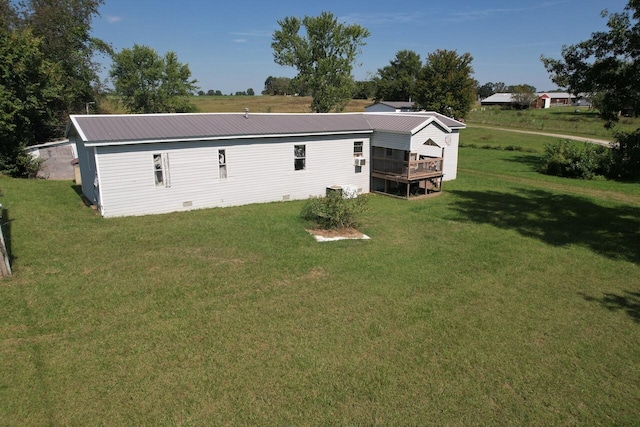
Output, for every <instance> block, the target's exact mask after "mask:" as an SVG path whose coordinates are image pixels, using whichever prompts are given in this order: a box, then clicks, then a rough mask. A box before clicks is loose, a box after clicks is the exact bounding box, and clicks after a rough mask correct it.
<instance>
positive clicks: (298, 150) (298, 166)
mask: <svg viewBox="0 0 640 427" xmlns="http://www.w3.org/2000/svg"><path fill="white" fill-rule="evenodd" d="M306 161H307V149H306V146H304V145H294V146H293V167H294V169H295V170H297V171H299V170H304V169H306V166H307V165H306Z"/></svg>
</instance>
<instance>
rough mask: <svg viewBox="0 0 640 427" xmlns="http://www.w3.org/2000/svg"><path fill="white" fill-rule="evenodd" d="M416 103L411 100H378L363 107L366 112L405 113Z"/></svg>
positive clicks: (412, 108) (412, 109)
mask: <svg viewBox="0 0 640 427" xmlns="http://www.w3.org/2000/svg"><path fill="white" fill-rule="evenodd" d="M415 105H416V103H415V102H412V101H379V102H375V103H373V104H369V105H367V106H365V107H364V111H365V112H367V113H406V112H410V111H414V108H415Z"/></svg>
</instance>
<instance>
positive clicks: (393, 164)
mask: <svg viewBox="0 0 640 427" xmlns="http://www.w3.org/2000/svg"><path fill="white" fill-rule="evenodd" d="M443 161H444V159H443V158H442V157H429V158H427V159H422V160H410V161H408V162H407V161H403V160H395V159H389V158H383V157H374V158H373V159H372V166H371V171H372V172H378V173H383V174H387V175H394V176H400V177H403V178H406V179H419V178H425V177H430V176H437V175H442V166H443Z"/></svg>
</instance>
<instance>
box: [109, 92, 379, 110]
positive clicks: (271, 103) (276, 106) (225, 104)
mask: <svg viewBox="0 0 640 427" xmlns="http://www.w3.org/2000/svg"><path fill="white" fill-rule="evenodd" d="M190 102H191V103H192V104H193V105H195V107H196V109H197V111H198V112H201V113H244V109H245V108H248V109H249V112H250V113H310V112H312V111H311V97H308V96H192V97H191V98H190ZM372 103H373V101H371V100H366V99H352V100H351V101H350V102H349V103H348V104H347V106H346V107H345V110H344V111H345V112H347V113H352V112H363V111H364V107H365V106H367V105H369V104H372ZM104 107H105V108H106V110H107V111H108V112H110V113H124V112H125V111H124V110H123V109H122V105H119V104H118V103H117V102H116V99H115V98H113V97H111V98H108V99H107V102H106V104H105V105H104Z"/></svg>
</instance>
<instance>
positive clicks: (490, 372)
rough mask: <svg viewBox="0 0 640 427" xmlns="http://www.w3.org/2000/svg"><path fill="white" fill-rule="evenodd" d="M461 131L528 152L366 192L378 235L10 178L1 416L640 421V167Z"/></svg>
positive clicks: (160, 420) (493, 153)
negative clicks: (132, 211)
mask: <svg viewBox="0 0 640 427" xmlns="http://www.w3.org/2000/svg"><path fill="white" fill-rule="evenodd" d="M462 140H463V141H464V142H465V143H467V144H471V143H475V144H477V145H478V146H480V145H482V144H485V143H486V144H488V145H491V144H493V145H495V146H498V145H499V146H501V147H505V146H507V145H517V146H522V147H523V148H525V147H526V148H528V149H530V151H533V152H526V151H505V150H503V149H500V150H496V149H480V148H461V150H460V170H459V176H458V179H457V180H455V181H453V182H446V183H445V185H444V192H443V194H442V195H440V196H438V197H435V198H431V199H426V200H415V201H404V200H398V199H393V198H388V197H383V196H373V197H372V199H371V210H370V211H369V212H367V213H366V214H365V215H364V216H363V218H362V226H361V231H363V232H365V233H366V234H368V235H369V236H371V238H372V240H370V241H340V242H331V243H316V242H315V241H314V240H313V239H312V238H311V236H310V235H309V234H307V232H306V231H305V230H304V227H305V224H304V223H303V221H302V220H301V219H300V218H299V215H298V214H299V211H300V208H301V206H302V202H283V203H272V204H261V205H250V206H243V207H237V208H224V209H209V210H200V211H193V212H186V213H175V214H168V215H155V216H147V217H134V218H116V219H108V220H106V219H102V218H100V217H99V216H98V215H96V213H95V212H94V211H92V210H91V209H89V208H86V207H84V206H83V205H82V203H81V201H80V199H79V197H78V195H77V193H76V191H75V190H74V187H73V186H72V184H71V183H70V182H48V181H25V180H14V179H9V178H0V189H1V190H2V195H1V196H0V202H1V203H2V204H3V206H4V208H5V210H6V211H5V218H4V220H5V222H6V224H5V229H7V231H8V232H9V237H10V240H9V243H10V251H11V254H12V256H13V269H14V275H13V276H12V277H10V278H5V279H3V280H2V281H1V282H0V301H1V302H2V305H1V306H0V307H1V308H0V339H1V341H0V343H1V345H0V361H1V362H0V420H2V421H1V422H0V424H3V425H61V424H62V425H97V424H109V425H141V424H142V425H176V424H177V425H221V424H225V425H237V424H240V425H247V424H248V425H269V426H271V425H309V424H313V425H334V424H340V425H430V424H431V425H640V421H639V420H640V344H639V343H640V184H620V183H613V182H607V181H604V182H588V181H572V180H567V179H561V178H554V177H547V176H541V175H539V174H537V173H536V172H535V167H536V165H537V163H538V162H539V155H540V153H541V152H542V144H543V143H544V142H545V141H553V139H548V138H541V137H535V136H532V135H517V134H512V133H509V134H507V133H504V132H498V131H486V130H478V129H468V130H465V131H463V134H462Z"/></svg>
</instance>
